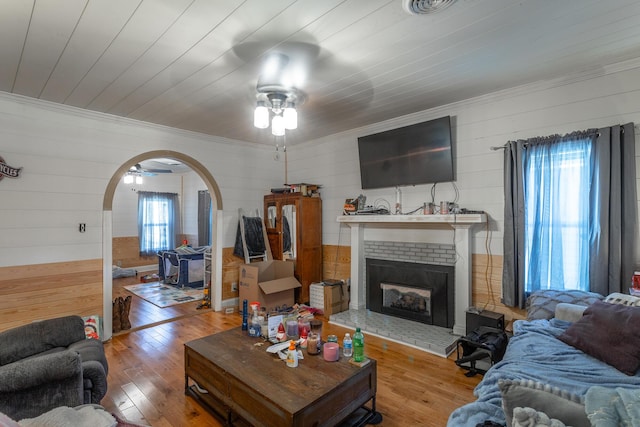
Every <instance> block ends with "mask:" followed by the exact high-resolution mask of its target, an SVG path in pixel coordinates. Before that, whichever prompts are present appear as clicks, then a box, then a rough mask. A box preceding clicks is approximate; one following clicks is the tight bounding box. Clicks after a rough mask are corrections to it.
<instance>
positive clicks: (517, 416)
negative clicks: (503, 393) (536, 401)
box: [512, 408, 567, 427]
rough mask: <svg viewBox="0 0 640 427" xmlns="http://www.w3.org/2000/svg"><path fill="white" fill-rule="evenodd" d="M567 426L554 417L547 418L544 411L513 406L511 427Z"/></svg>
mask: <svg viewBox="0 0 640 427" xmlns="http://www.w3.org/2000/svg"><path fill="white" fill-rule="evenodd" d="M531 426H535V427H539V426H549V427H567V426H566V425H565V423H563V422H562V421H560V420H556V419H555V418H549V416H548V415H547V414H545V413H544V412H540V411H536V410H535V409H533V408H514V409H513V422H512V427H531Z"/></svg>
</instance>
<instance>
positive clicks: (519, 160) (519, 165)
mask: <svg viewBox="0 0 640 427" xmlns="http://www.w3.org/2000/svg"><path fill="white" fill-rule="evenodd" d="M537 139H539V138H534V139H533V140H527V141H524V140H520V141H510V142H508V143H507V144H506V146H505V153H504V197H505V207H504V259H503V272H502V291H503V303H504V304H505V305H507V306H510V307H520V308H524V307H525V302H526V297H527V295H526V292H525V283H524V282H525V265H524V257H525V252H524V251H525V242H524V240H525V237H524V230H525V222H524V221H525V202H524V178H525V177H524V170H523V164H524V156H525V150H526V146H527V144H528V142H529V141H535V140H537ZM592 162H593V164H592V167H593V171H594V173H593V182H592V185H591V189H590V199H591V206H590V226H591V227H590V228H591V231H590V241H591V250H590V253H589V267H588V268H589V290H590V291H592V292H598V293H600V294H602V295H608V294H610V293H612V292H623V293H626V292H627V288H628V287H629V283H630V281H631V277H632V275H633V271H634V267H635V260H636V258H637V257H636V253H637V250H636V243H635V241H636V239H637V237H638V224H637V196H636V170H635V132H634V125H633V123H628V124H626V125H623V126H621V125H617V126H612V127H610V128H603V129H598V131H597V136H596V138H595V142H594V146H593V148H592Z"/></svg>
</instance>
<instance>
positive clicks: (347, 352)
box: [342, 332, 353, 357]
mask: <svg viewBox="0 0 640 427" xmlns="http://www.w3.org/2000/svg"><path fill="white" fill-rule="evenodd" d="M342 354H343V355H344V357H351V355H353V342H352V341H351V335H349V332H347V333H346V334H344V339H343V340H342Z"/></svg>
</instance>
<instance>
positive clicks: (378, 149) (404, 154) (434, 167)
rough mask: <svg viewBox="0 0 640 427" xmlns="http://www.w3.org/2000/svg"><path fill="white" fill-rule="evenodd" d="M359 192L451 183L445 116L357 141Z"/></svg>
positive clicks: (450, 151)
mask: <svg viewBox="0 0 640 427" xmlns="http://www.w3.org/2000/svg"><path fill="white" fill-rule="evenodd" d="M358 152H359V157H360V178H361V182H362V189H363V190H367V189H374V188H386V187H400V186H408V185H418V184H433V183H437V182H450V181H454V180H455V170H454V169H455V168H454V163H453V159H454V153H453V143H452V140H451V120H450V117H449V116H446V117H441V118H439V119H435V120H429V121H426V122H422V123H416V124H414V125H409V126H405V127H401V128H398V129H392V130H388V131H385V132H380V133H376V134H373V135H367V136H362V137H359V138H358Z"/></svg>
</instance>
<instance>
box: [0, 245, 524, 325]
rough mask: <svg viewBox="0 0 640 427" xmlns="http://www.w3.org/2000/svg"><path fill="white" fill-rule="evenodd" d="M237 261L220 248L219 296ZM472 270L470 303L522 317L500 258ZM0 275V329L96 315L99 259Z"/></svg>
mask: <svg viewBox="0 0 640 427" xmlns="http://www.w3.org/2000/svg"><path fill="white" fill-rule="evenodd" d="M350 254H351V251H350V248H349V247H348V246H339V247H338V246H335V245H325V246H323V277H324V278H326V279H347V278H348V277H349V274H350V273H349V272H350V269H351V255H350ZM114 259H115V258H114ZM243 262H244V260H243V259H242V258H238V257H236V256H235V255H233V248H224V249H223V251H222V263H223V267H222V282H223V290H222V298H223V299H231V298H237V297H238V293H237V291H236V292H234V291H232V290H231V286H232V283H234V282H235V283H237V282H238V267H239V266H240V265H241V264H242V263H243ZM472 271H473V275H472V280H473V304H474V305H475V306H476V307H479V308H483V309H487V310H491V311H495V312H499V313H503V314H504V315H505V318H506V320H508V321H509V320H513V319H522V318H524V317H525V315H526V313H525V312H524V311H523V310H514V309H511V308H510V307H505V306H504V305H502V304H500V293H501V283H502V256H496V255H494V256H491V257H489V256H487V255H483V254H475V255H473V257H472ZM0 277H1V278H2V279H1V280H0V331H3V330H7V329H10V328H13V327H15V326H19V325H24V324H26V323H30V322H33V321H36V320H38V319H47V318H52V317H57V316H65V315H69V314H79V315H81V316H85V315H91V314H102V260H101V259H93V260H85V261H69V262H59V263H50V264H33V265H22V266H10V267H0Z"/></svg>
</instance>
